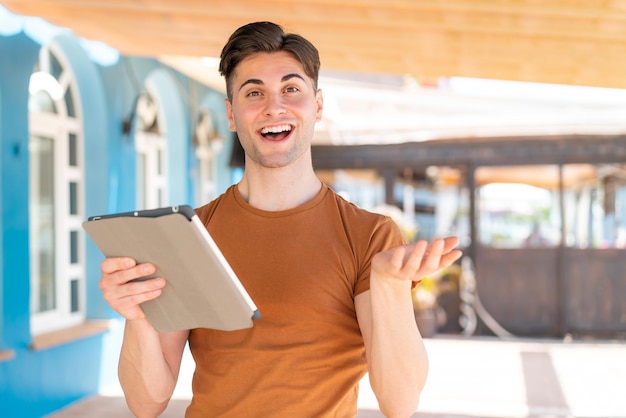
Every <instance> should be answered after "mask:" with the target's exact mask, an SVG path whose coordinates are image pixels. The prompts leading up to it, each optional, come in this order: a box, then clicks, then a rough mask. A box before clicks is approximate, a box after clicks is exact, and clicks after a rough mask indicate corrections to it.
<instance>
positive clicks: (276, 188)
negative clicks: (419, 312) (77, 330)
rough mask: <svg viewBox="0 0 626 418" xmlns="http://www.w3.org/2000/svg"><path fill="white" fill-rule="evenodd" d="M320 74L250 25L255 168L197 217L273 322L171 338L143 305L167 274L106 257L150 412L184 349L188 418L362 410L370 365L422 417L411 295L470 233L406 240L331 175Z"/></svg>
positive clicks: (246, 125)
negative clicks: (317, 141)
mask: <svg viewBox="0 0 626 418" xmlns="http://www.w3.org/2000/svg"><path fill="white" fill-rule="evenodd" d="M319 65H320V64H319V56H318V52H317V50H316V49H315V47H314V46H313V45H312V44H311V43H310V42H309V41H307V40H306V39H304V38H302V37H300V36H298V35H295V34H285V33H284V32H283V30H282V28H281V27H280V26H277V25H275V24H273V23H269V22H258V23H252V24H249V25H245V26H243V27H241V28H239V29H237V31H235V32H234V33H233V35H231V37H230V39H229V41H228V43H227V44H226V46H225V47H224V49H223V51H222V54H221V63H220V71H221V73H222V75H224V77H225V78H226V86H227V95H228V98H227V99H226V101H225V102H226V110H227V116H228V120H229V123H230V129H231V130H233V131H236V132H237V134H238V136H239V139H240V141H241V144H242V146H243V148H244V151H245V173H244V175H243V178H242V179H241V181H240V182H239V183H238V184H236V185H233V186H231V187H230V188H229V189H228V190H227V191H226V192H225V193H224V194H223V195H222V196H220V197H218V198H217V199H216V200H214V201H213V202H210V203H209V204H207V205H205V206H203V207H201V208H199V209H198V210H197V212H198V214H199V216H200V218H201V219H202V220H203V222H204V223H205V225H206V227H207V229H208V230H209V232H210V233H211V235H212V236H213V238H214V239H215V241H216V242H217V244H218V246H219V247H220V249H221V250H222V252H223V253H224V255H225V257H226V259H228V260H229V262H230V263H231V265H232V267H233V269H234V270H235V272H236V273H237V275H238V276H239V278H240V280H241V281H242V283H243V285H244V287H245V288H246V289H247V290H248V292H249V293H250V295H251V297H252V298H253V299H254V301H255V303H256V305H257V306H258V307H259V309H260V310H261V312H262V313H263V317H262V318H261V319H260V320H258V321H255V325H254V327H252V328H250V329H245V330H240V331H231V332H223V331H215V330H209V329H192V330H188V331H183V332H175V333H158V332H156V331H155V330H154V329H153V328H152V326H151V325H150V324H149V323H148V321H147V320H146V318H145V316H144V315H143V312H142V310H141V308H140V307H139V304H140V303H141V302H144V301H146V300H150V299H154V298H156V297H158V296H159V294H160V293H161V289H162V288H163V287H164V286H166V285H167V284H166V282H167V278H156V279H152V280H149V281H144V282H133V283H129V280H131V279H133V278H136V277H140V276H145V275H148V274H151V273H153V272H154V266H152V265H150V264H142V265H136V263H135V261H134V260H132V259H128V258H110V259H107V260H105V261H103V263H102V274H103V276H102V279H101V288H102V291H103V294H104V297H105V299H106V300H107V301H108V302H109V304H110V305H111V306H112V307H113V308H114V309H115V310H116V311H117V312H118V313H119V314H120V315H122V316H123V317H124V318H126V328H125V334H124V342H123V345H122V351H121V355H120V363H119V377H120V382H121V384H122V387H123V388H124V392H125V395H126V400H127V403H128V405H129V407H130V409H131V410H132V411H133V412H134V413H135V414H136V415H137V416H138V417H155V416H157V415H158V414H160V413H161V412H162V411H163V410H164V409H165V407H166V406H167V403H168V401H169V399H170V397H171V395H172V392H173V390H174V387H175V385H176V380H177V377H178V373H179V369H180V364H181V357H182V354H183V349H184V346H185V343H187V341H188V342H189V346H190V349H191V352H192V355H193V357H194V360H195V362H196V370H195V373H194V377H193V393H194V396H193V400H192V402H191V405H190V406H189V408H188V409H187V413H186V416H187V417H213V416H216V417H217V416H219V417H236V418H242V417H264V418H265V417H316V418H319V417H354V416H355V415H356V412H357V407H356V401H357V394H358V382H359V380H360V379H361V378H362V377H363V375H364V374H365V373H366V372H369V378H370V382H371V386H372V389H373V390H374V392H375V394H376V397H377V399H378V402H379V405H380V409H381V411H382V412H383V413H384V414H385V415H386V416H387V417H407V416H409V415H411V414H412V413H413V412H414V411H415V409H416V408H417V404H418V400H419V396H420V392H421V391H422V388H423V386H424V383H425V380H426V375H427V371H428V360H427V355H426V351H425V349H424V345H423V341H422V338H421V336H420V333H419V330H418V329H417V326H416V323H415V318H414V314H413V306H412V300H411V294H410V289H411V286H412V285H413V283H415V282H419V280H420V279H421V278H422V277H424V276H425V275H428V274H431V273H432V272H434V271H435V270H438V269H440V268H443V267H445V266H448V265H450V264H451V263H453V262H454V261H455V260H456V259H457V258H458V257H459V256H460V252H459V251H458V250H454V247H455V246H456V245H457V239H456V238H447V239H445V240H441V239H438V240H435V241H434V242H433V243H432V245H431V246H430V247H428V244H427V243H426V242H423V241H420V242H418V243H416V244H410V245H409V244H406V242H405V240H404V238H403V237H402V235H401V233H400V231H399V229H398V228H397V227H396V225H395V224H394V223H393V221H391V219H389V218H387V217H384V216H381V215H377V214H373V213H370V212H366V211H364V210H361V209H358V208H357V207H355V206H354V205H352V204H350V203H348V202H346V201H345V200H343V199H342V198H340V197H339V196H338V195H336V194H335V193H334V192H333V191H332V190H331V189H330V188H329V187H327V186H326V185H324V184H322V182H321V181H320V180H319V179H318V177H317V176H316V175H315V173H314V171H313V166H312V162H311V140H312V138H313V129H314V125H315V123H316V122H317V121H319V120H320V119H321V117H322V108H323V98H322V92H321V90H319V89H318V88H317V77H318V71H319Z"/></svg>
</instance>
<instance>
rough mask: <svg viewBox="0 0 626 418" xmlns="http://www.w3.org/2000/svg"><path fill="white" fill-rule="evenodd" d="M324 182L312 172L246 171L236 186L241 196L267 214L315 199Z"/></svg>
mask: <svg viewBox="0 0 626 418" xmlns="http://www.w3.org/2000/svg"><path fill="white" fill-rule="evenodd" d="M321 186H322V182H321V181H320V179H319V178H318V177H317V175H316V174H315V172H314V171H313V169H312V168H311V169H310V170H306V171H305V172H303V173H302V172H301V173H295V172H293V171H291V170H281V169H276V170H262V172H258V171H255V173H254V174H251V173H249V170H246V173H244V176H243V178H242V179H241V181H240V182H239V184H238V185H237V189H238V190H239V193H240V195H241V197H242V198H243V199H244V200H245V201H246V202H248V203H249V204H250V205H251V206H253V207H255V208H258V209H261V210H267V211H279V210H288V209H292V208H295V207H297V206H300V205H302V204H303V203H306V202H308V201H310V200H311V199H313V198H314V197H315V196H317V194H318V193H319V191H320V188H321Z"/></svg>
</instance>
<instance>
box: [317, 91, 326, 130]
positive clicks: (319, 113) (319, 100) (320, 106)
mask: <svg viewBox="0 0 626 418" xmlns="http://www.w3.org/2000/svg"><path fill="white" fill-rule="evenodd" d="M315 103H316V104H317V110H316V112H315V121H316V122H319V121H321V120H322V112H323V110H324V96H323V95H322V89H317V91H316V92H315Z"/></svg>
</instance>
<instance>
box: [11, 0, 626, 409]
mask: <svg viewBox="0 0 626 418" xmlns="http://www.w3.org/2000/svg"><path fill="white" fill-rule="evenodd" d="M258 20H271V21H274V22H276V23H279V24H281V25H283V26H284V28H285V29H286V30H287V31H290V32H296V33H299V34H301V35H303V36H305V37H307V38H308V39H310V40H311V41H312V42H313V43H314V44H315V45H316V46H317V47H318V49H319V51H320V55H321V61H322V72H321V74H320V80H319V87H320V88H321V89H322V91H323V94H324V116H323V119H322V121H321V122H320V123H318V125H317V127H316V131H315V138H314V145H313V158H314V166H315V168H316V170H317V172H318V174H319V176H320V177H321V178H322V179H323V180H324V181H325V182H326V183H327V184H329V185H330V186H331V187H332V188H334V189H335V190H336V191H338V192H339V193H341V194H342V195H343V196H344V197H345V198H346V199H348V200H350V201H352V202H354V203H356V204H358V205H359V206H361V207H364V208H366V209H368V210H372V211H377V212H382V213H385V214H388V215H389V216H391V217H392V218H393V219H395V220H396V221H397V222H398V224H399V225H400V227H401V229H402V230H403V231H404V232H405V234H406V235H407V238H408V239H409V240H417V239H428V240H431V239H433V238H435V237H441V236H445V235H458V236H459V237H460V238H461V247H462V249H463V251H464V257H463V259H462V260H461V261H460V262H459V263H458V264H457V265H455V266H453V267H451V268H449V269H445V270H444V271H442V272H440V273H439V274H437V275H435V276H433V277H429V278H427V279H426V280H425V281H424V283H423V284H422V285H420V286H419V287H417V288H416V289H415V291H414V295H413V296H414V305H415V315H416V320H417V321H418V324H419V325H420V330H422V333H423V334H424V335H425V336H426V337H428V338H429V339H432V341H429V344H431V345H433V347H438V348H440V349H443V350H444V351H445V350H446V349H445V348H442V347H441V346H439V345H437V344H445V343H444V342H442V341H449V340H452V341H456V342H458V343H459V344H460V343H461V342H467V341H476V340H479V341H485V340H487V341H493V342H502V343H503V344H506V343H507V342H509V343H510V342H511V341H515V342H518V343H519V342H520V341H521V342H528V341H539V342H545V343H550V344H552V343H555V344H557V343H558V344H564V343H569V344H571V343H580V344H591V345H595V344H611V346H612V347H619V348H622V347H623V342H624V339H625V338H626V302H624V300H623V297H622V295H624V294H625V293H626V274H625V273H626V118H625V117H624V116H625V115H626V90H624V88H626V78H625V77H624V70H625V69H626V59H625V58H624V57H626V3H624V2H623V1H617V0H614V1H604V0H603V1H600V0H594V1H586V2H579V1H574V0H560V1H556V0H555V1H542V0H521V1H506V0H480V1H472V0H458V1H446V2H443V1H426V0H413V1H410V0H397V1H390V2H375V1H369V0H347V1H295V0H292V1H289V0H269V1H264V2H258V1H252V0H249V1H248V0H245V1H240V0H229V1H206V2H198V1H192V0H180V1H177V2H166V1H161V0H143V1H132V2H130V1H123V0H107V1H103V0H88V1H81V2H76V1H67V0H66V1H64V0H19V1H18V0H15V1H10V0H9V1H2V0H0V141H1V143H2V148H1V152H2V155H1V160H0V161H1V163H0V173H1V187H0V199H1V201H2V215H1V218H0V223H2V227H3V228H2V240H1V241H0V249H1V251H2V263H1V266H2V270H1V273H0V404H1V405H2V409H3V410H4V411H8V412H7V413H8V414H9V415H7V416H10V417H12V416H19V417H31V416H32V417H38V416H44V415H47V414H50V413H53V412H54V411H57V410H60V409H62V408H64V407H66V406H68V405H71V404H73V403H75V402H76V401H80V400H84V399H87V398H89V397H90V396H92V395H94V394H99V393H102V392H103V391H106V390H107V388H110V387H112V386H113V387H115V385H116V382H117V378H116V365H117V355H118V353H119V344H120V341H121V330H122V326H121V324H122V321H121V320H120V318H119V317H118V316H117V315H116V314H115V313H114V312H113V311H112V310H111V309H110V308H109V307H108V306H107V305H106V303H105V302H104V301H103V300H102V297H101V293H100V290H99V289H98V279H99V264H100V261H101V260H102V255H101V253H100V252H99V250H98V249H97V248H96V247H95V245H94V244H93V243H92V242H91V241H90V240H89V239H88V237H86V235H85V234H84V232H83V230H82V228H81V224H82V222H83V221H84V220H86V218H87V217H89V216H93V215H101V214H105V213H112V212H120V211H129V210H135V209H148V208H155V207H160V206H166V205H179V204H189V205H191V206H200V205H202V204H203V203H206V202H208V201H209V200H211V199H213V198H215V197H216V196H218V195H219V194H220V193H222V192H223V191H224V190H225V189H226V188H227V187H228V186H229V185H231V184H233V183H235V182H237V181H238V180H239V179H240V177H241V174H242V170H243V154H242V150H241V147H240V145H239V142H238V139H237V137H236V135H235V134H233V133H231V132H229V130H228V124H227V120H226V116H225V110H224V103H223V101H224V97H225V92H224V81H223V79H222V78H221V77H220V76H219V74H218V72H217V65H218V62H219V61H218V58H217V57H218V56H219V53H220V51H221V48H222V46H223V44H224V43H225V41H226V39H227V38H228V36H229V35H230V33H231V32H232V31H233V30H234V29H236V28H237V27H239V26H240V25H242V24H245V23H248V22H251V21H258ZM446 347H447V346H446ZM516 347H517V346H516ZM551 347H552V346H551ZM486 352H489V350H488V349H487V350H486ZM551 352H554V351H551ZM620 353H622V352H620ZM456 355H458V353H457V354H456ZM518 357H519V356H518ZM518 357H515V358H517V360H516V361H519V358H518ZM608 358H611V356H608ZM435 359H437V357H435ZM452 363H453V361H452ZM452 363H451V360H450V358H448V359H447V360H445V359H443V358H442V359H441V363H440V364H441V369H446V370H450V371H451V372H452V373H454V371H453V370H455V369H450V368H449V366H450V365H451V364H452ZM546 364H548V366H549V367H548V369H550V367H552V366H551V365H553V364H552V363H551V362H550V361H548V363H546ZM562 364H565V363H562ZM446 367H448V368H446ZM557 369H558V368H557ZM566 369H568V367H563V370H566ZM456 370H457V371H458V370H461V369H456ZM524 370H525V369H524ZM539 370H544V371H545V370H546V369H545V368H543V369H542V368H541V367H540V368H539ZM472 373H474V372H472ZM476 373H480V371H476ZM472 376H474V377H475V374H473V375H472ZM520 379H522V380H524V379H526V380H524V381H526V382H528V376H527V375H525V374H524V373H522V375H521V377H520ZM555 379H556V382H557V386H559V382H560V380H559V379H560V375H558V373H555ZM561 383H562V382H561ZM618 383H621V384H622V386H621V387H626V381H624V380H620V381H619V382H618ZM559 387H560V386H559ZM529 390H530V389H528V387H525V389H524V393H526V395H528V393H530V392H529ZM546 390H547V391H548V392H551V393H554V387H552V388H551V389H546ZM571 391H572V392H567V390H566V391H565V392H566V393H565V395H563V397H561V398H558V400H557V401H558V402H561V403H564V404H565V406H563V405H560V404H559V405H560V406H559V408H561V409H558V411H560V412H558V411H557V412H558V414H557V415H559V414H561V415H563V416H573V415H575V413H574V412H572V408H571V406H572V402H573V401H572V400H571V399H574V398H577V396H575V395H574V393H575V392H574V389H571ZM531 392H532V391H531ZM435 397H436V396H435ZM527 398H529V397H528V396H526V398H525V399H527ZM563 399H565V401H563ZM568 399H569V406H568V401H567V400H568ZM546 402H548V404H549V403H550V402H552V401H546ZM558 402H557V403H558ZM444 403H445V402H444ZM603 403H604V404H605V405H606V404H607V402H606V401H604V402H603ZM427 404H428V403H427ZM548 406H549V405H548ZM620 407H621V406H620ZM443 409H444V410H445V408H443ZM548 409H549V408H548ZM624 410H625V411H626V407H625V408H624ZM18 411H19V412H18ZM563 411H565V412H563ZM611 411H612V410H611ZM525 413H526V412H525ZM606 414H608V415H606ZM611 414H612V415H611ZM476 416H480V415H476ZM500 416H504V415H502V413H500ZM507 416H519V414H518V415H507ZM559 416H560V415H559ZM585 416H594V415H593V413H591V414H587V415H585ZM598 416H600V415H598ZM602 416H617V415H615V413H614V412H607V413H605V415H602ZM620 416H622V415H620ZM623 416H626V412H624V413H623Z"/></svg>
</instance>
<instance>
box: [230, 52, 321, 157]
mask: <svg viewBox="0 0 626 418" xmlns="http://www.w3.org/2000/svg"><path fill="white" fill-rule="evenodd" d="M231 85H232V99H231V101H229V100H228V99H227V100H226V113H227V116H228V120H229V124H230V129H231V130H233V131H237V134H238V136H239V140H240V141H241V145H242V147H243V149H244V151H245V153H246V164H257V165H259V166H261V167H265V168H280V167H285V166H289V165H290V164H293V163H296V162H298V161H301V160H303V158H302V157H303V156H305V155H310V149H311V140H312V138H313V130H314V127H315V123H316V122H318V121H319V120H321V117H322V107H323V99H322V93H321V91H320V90H317V91H316V90H315V88H314V86H313V80H312V79H311V78H309V77H308V76H307V75H306V74H305V72H304V69H303V67H302V64H300V62H299V61H298V60H296V59H295V58H294V57H293V56H292V55H290V54H289V53H287V52H275V53H264V52H263V53H258V54H255V55H252V56H250V57H248V58H246V59H245V60H243V61H241V62H240V63H239V64H238V65H237V68H236V70H235V72H234V76H233V79H232V83H231Z"/></svg>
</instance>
